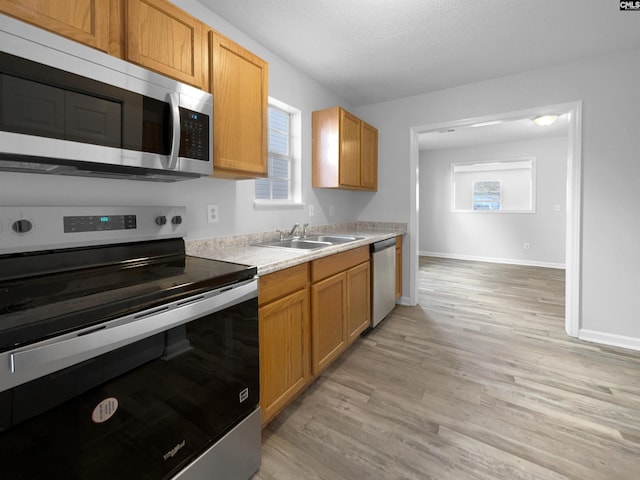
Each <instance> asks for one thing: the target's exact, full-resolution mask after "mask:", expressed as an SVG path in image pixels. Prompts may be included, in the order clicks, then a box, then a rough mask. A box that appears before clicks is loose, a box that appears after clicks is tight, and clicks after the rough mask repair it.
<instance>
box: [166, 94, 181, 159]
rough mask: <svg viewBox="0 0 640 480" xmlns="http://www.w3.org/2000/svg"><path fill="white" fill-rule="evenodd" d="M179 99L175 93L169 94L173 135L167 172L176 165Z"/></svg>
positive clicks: (178, 142) (178, 144)
mask: <svg viewBox="0 0 640 480" xmlns="http://www.w3.org/2000/svg"><path fill="white" fill-rule="evenodd" d="M179 104H180V99H179V97H178V94H177V93H176V92H171V93H169V108H170V109H171V120H172V124H173V135H172V139H171V153H170V154H169V166H168V168H169V170H174V169H175V168H176V165H177V163H178V154H179V152H180V108H178V107H179Z"/></svg>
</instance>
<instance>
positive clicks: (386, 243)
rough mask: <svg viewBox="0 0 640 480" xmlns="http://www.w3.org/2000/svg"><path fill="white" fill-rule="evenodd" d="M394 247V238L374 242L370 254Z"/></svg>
mask: <svg viewBox="0 0 640 480" xmlns="http://www.w3.org/2000/svg"><path fill="white" fill-rule="evenodd" d="M395 246H396V237H393V238H388V239H387V240H381V241H379V242H375V243H372V244H371V248H370V250H371V253H374V252H379V251H380V250H384V249H385V248H390V247H395Z"/></svg>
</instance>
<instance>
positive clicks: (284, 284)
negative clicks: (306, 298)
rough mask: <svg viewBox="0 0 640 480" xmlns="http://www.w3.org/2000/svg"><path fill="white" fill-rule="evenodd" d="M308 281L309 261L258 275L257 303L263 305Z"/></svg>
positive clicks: (293, 290)
mask: <svg viewBox="0 0 640 480" xmlns="http://www.w3.org/2000/svg"><path fill="white" fill-rule="evenodd" d="M307 283H309V263H303V264H301V265H296V266H295V267H291V268H285V269H284V270H279V271H277V272H273V273H269V274H267V275H264V276H262V277H260V283H259V285H260V292H259V294H258V303H259V304H260V305H264V304H265V303H268V302H271V301H273V300H275V299H277V298H280V297H283V296H285V295H288V294H289V293H291V292H295V291H296V290H300V289H301V288H305V287H306V286H307Z"/></svg>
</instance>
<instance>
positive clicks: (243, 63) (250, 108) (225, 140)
mask: <svg viewBox="0 0 640 480" xmlns="http://www.w3.org/2000/svg"><path fill="white" fill-rule="evenodd" d="M209 41H210V48H209V50H210V52H211V55H212V58H211V60H210V62H209V64H210V66H211V75H210V78H211V92H212V93H213V112H214V113H213V118H214V122H213V174H214V176H231V177H237V178H242V177H245V178H255V177H266V176H267V95H268V77H269V73H268V64H267V63H266V62H265V61H264V60H262V59H261V58H259V57H257V56H255V55H254V54H252V53H251V52H249V51H248V50H245V49H244V48H242V47H241V46H240V45H238V44H236V43H234V42H232V41H231V40H229V39H228V38H226V37H224V36H222V35H220V34H218V33H217V32H213V31H212V32H210V33H209Z"/></svg>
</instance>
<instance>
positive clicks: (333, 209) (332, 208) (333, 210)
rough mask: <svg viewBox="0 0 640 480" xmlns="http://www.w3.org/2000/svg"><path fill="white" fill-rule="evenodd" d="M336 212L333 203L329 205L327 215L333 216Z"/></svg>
mask: <svg viewBox="0 0 640 480" xmlns="http://www.w3.org/2000/svg"><path fill="white" fill-rule="evenodd" d="M335 213H336V208H335V207H334V206H333V205H329V216H330V217H333V216H334V215H335Z"/></svg>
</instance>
